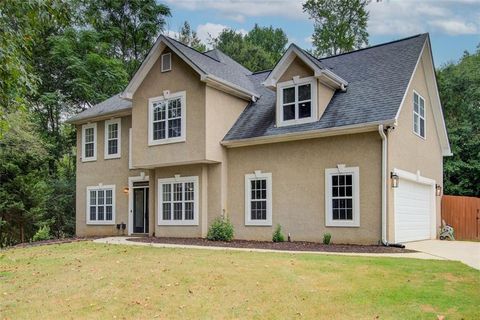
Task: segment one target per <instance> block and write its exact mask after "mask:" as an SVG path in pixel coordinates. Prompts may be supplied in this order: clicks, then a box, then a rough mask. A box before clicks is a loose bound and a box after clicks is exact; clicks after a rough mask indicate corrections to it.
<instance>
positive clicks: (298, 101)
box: [277, 77, 317, 126]
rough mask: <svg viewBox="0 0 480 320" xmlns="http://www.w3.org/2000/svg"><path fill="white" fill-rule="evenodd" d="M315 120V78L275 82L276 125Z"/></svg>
mask: <svg viewBox="0 0 480 320" xmlns="http://www.w3.org/2000/svg"><path fill="white" fill-rule="evenodd" d="M316 120H317V80H316V79H315V78H314V77H307V78H295V79H294V80H292V81H286V82H282V83H278V84H277V125H278V126H287V125H292V124H301V123H307V122H312V121H316Z"/></svg>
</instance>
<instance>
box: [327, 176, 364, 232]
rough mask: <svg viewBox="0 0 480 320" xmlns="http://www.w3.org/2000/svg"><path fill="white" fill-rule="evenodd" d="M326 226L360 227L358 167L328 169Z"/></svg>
mask: <svg viewBox="0 0 480 320" xmlns="http://www.w3.org/2000/svg"><path fill="white" fill-rule="evenodd" d="M325 179H326V185H325V186H326V190H325V194H326V197H325V198H326V199H325V202H326V206H325V207H326V225H327V226H339V227H349V226H359V223H360V212H359V211H360V210H359V201H360V200H359V189H358V188H359V169H358V167H353V168H345V167H342V168H341V169H326V170H325Z"/></svg>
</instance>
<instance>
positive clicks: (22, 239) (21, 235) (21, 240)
mask: <svg viewBox="0 0 480 320" xmlns="http://www.w3.org/2000/svg"><path fill="white" fill-rule="evenodd" d="M20 242H21V243H24V242H25V232H24V230H23V224H21V225H20Z"/></svg>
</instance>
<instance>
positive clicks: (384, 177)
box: [378, 124, 405, 248]
mask: <svg viewBox="0 0 480 320" xmlns="http://www.w3.org/2000/svg"><path fill="white" fill-rule="evenodd" d="M390 129H391V127H388V128H387V132H388V130H390ZM378 133H379V134H380V137H382V239H381V242H382V245H384V246H386V247H397V248H405V246H404V245H403V244H399V243H388V241H387V185H388V181H387V178H388V174H387V150H388V149H387V147H388V139H387V135H386V134H385V128H384V126H383V124H381V125H379V126H378Z"/></svg>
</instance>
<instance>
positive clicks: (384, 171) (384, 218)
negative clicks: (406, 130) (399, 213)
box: [378, 124, 388, 246]
mask: <svg viewBox="0 0 480 320" xmlns="http://www.w3.org/2000/svg"><path fill="white" fill-rule="evenodd" d="M378 133H379V134H380V137H382V240H381V241H382V244H383V245H384V246H388V241H387V180H386V179H387V143H388V142H387V135H386V134H385V131H384V129H383V124H381V125H379V126H378Z"/></svg>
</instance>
